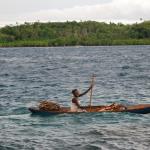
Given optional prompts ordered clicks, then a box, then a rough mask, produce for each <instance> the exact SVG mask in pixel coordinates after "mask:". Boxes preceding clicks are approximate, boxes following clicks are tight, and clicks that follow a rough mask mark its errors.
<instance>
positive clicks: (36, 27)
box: [0, 21, 150, 47]
mask: <svg viewBox="0 0 150 150" xmlns="http://www.w3.org/2000/svg"><path fill="white" fill-rule="evenodd" d="M100 45H150V21H143V22H141V23H134V24H122V23H117V24H116V23H112V22H110V23H105V22H96V21H80V22H77V21H67V22H47V23H42V22H33V23H28V22H25V23H24V24H18V23H16V24H15V25H7V26H5V27H1V28H0V47H50V46H100Z"/></svg>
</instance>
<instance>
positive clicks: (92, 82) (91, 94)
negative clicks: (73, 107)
mask: <svg viewBox="0 0 150 150" xmlns="http://www.w3.org/2000/svg"><path fill="white" fill-rule="evenodd" d="M94 78H95V76H94V74H93V76H92V81H91V85H93V84H94ZM92 96H93V86H92V88H91V93H90V105H89V106H90V112H91V104H92Z"/></svg>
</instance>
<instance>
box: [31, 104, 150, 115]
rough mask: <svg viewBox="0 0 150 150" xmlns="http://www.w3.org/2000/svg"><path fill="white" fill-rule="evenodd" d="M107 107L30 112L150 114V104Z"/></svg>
mask: <svg viewBox="0 0 150 150" xmlns="http://www.w3.org/2000/svg"><path fill="white" fill-rule="evenodd" d="M105 108H106V106H91V107H89V106H85V107H82V109H83V110H85V111H83V112H71V111H70V108H69V107H61V109H60V110H56V111H44V110H40V109H39V108H38V107H30V108H29V111H30V112H31V113H32V114H34V115H57V114H64V113H67V114H78V113H102V112H129V113H137V114H148V113H150V104H140V105H131V106H126V109H118V110H107V109H105Z"/></svg>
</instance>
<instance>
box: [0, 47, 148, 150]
mask: <svg viewBox="0 0 150 150" xmlns="http://www.w3.org/2000/svg"><path fill="white" fill-rule="evenodd" d="M92 74H95V75H96V84H95V87H94V91H93V99H92V103H93V105H98V104H99V105H101V104H111V103H112V102H117V103H121V104H125V105H131V104H141V103H144V104H145V103H150V46H110V47H108V46H103V47H55V48H52V47H51V48H0V150H18V149H25V150H59V149H60V150H61V149H64V150H68V149H72V150H76V149H79V150H101V149H102V150H110V149H111V150H149V148H150V114H146V115H140V114H130V113H95V114H89V113H87V114H79V115H67V114H62V115H57V116H56V115H55V116H46V117H42V116H32V115H31V114H30V112H29V111H28V107H30V106H34V105H36V104H37V103H38V102H39V101H40V100H45V99H52V100H54V101H56V102H58V103H60V104H61V105H64V106H70V103H71V98H72V96H71V90H72V89H74V88H79V89H80V90H81V91H84V90H86V89H87V88H88V86H89V83H90V80H91V79H90V77H91V75H92ZM81 102H82V104H83V105H88V104H89V95H86V96H84V97H82V98H81Z"/></svg>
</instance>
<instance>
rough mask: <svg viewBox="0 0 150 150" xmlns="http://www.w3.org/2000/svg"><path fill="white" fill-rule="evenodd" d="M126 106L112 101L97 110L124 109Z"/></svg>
mask: <svg viewBox="0 0 150 150" xmlns="http://www.w3.org/2000/svg"><path fill="white" fill-rule="evenodd" d="M126 109H127V108H126V107H125V106H124V105H121V104H116V103H113V104H111V105H109V106H104V107H103V108H102V109H100V110H99V112H101V111H111V112H112V111H121V110H126Z"/></svg>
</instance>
